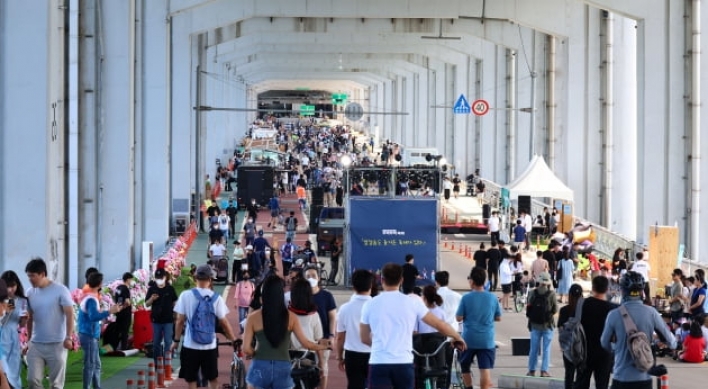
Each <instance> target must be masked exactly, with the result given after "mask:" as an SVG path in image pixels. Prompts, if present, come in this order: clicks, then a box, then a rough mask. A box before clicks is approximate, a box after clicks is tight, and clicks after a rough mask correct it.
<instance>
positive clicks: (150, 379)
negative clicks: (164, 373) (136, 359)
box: [148, 371, 155, 389]
mask: <svg viewBox="0 0 708 389" xmlns="http://www.w3.org/2000/svg"><path fill="white" fill-rule="evenodd" d="M148 389H155V372H154V371H148Z"/></svg>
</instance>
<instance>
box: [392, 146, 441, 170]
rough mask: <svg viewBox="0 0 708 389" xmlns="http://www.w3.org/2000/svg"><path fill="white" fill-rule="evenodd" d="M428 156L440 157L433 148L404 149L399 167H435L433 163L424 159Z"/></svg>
mask: <svg viewBox="0 0 708 389" xmlns="http://www.w3.org/2000/svg"><path fill="white" fill-rule="evenodd" d="M428 154H430V155H440V153H439V152H438V149H436V148H435V147H404V148H403V152H402V153H401V157H403V158H402V159H401V166H416V165H425V166H435V161H434V160H430V161H428V160H427V159H426V158H425V157H426V156H427V155H428Z"/></svg>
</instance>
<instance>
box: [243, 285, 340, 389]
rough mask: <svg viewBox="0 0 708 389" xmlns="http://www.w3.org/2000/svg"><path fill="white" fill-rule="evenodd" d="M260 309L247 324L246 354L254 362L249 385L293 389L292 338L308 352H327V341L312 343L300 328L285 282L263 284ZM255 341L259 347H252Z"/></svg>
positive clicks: (250, 367)
mask: <svg viewBox="0 0 708 389" xmlns="http://www.w3.org/2000/svg"><path fill="white" fill-rule="evenodd" d="M260 289H261V296H260V297H261V298H260V300H261V302H262V304H261V307H260V308H259V309H257V310H255V311H253V312H252V313H251V314H250V315H249V316H248V320H246V328H245V330H244V337H243V345H244V348H243V351H244V353H245V354H246V355H247V356H250V357H252V358H253V360H252V362H251V365H250V366H249V369H248V373H247V374H246V383H247V384H248V385H249V386H251V387H256V388H263V389H287V388H292V387H293V385H294V384H293V380H292V378H291V377H290V368H291V366H290V354H289V352H288V349H289V348H290V335H291V334H295V336H296V338H297V340H298V341H299V342H300V344H302V345H303V346H304V347H305V348H306V349H308V350H326V349H327V348H329V347H330V342H329V340H328V339H321V340H320V341H319V342H318V343H314V342H311V341H310V340H309V339H307V337H306V336H305V333H304V332H303V331H302V328H301V327H300V322H299V321H298V320H297V317H296V315H295V313H293V312H290V311H288V308H287V307H286V306H285V301H284V299H283V295H284V291H283V279H282V278H280V277H278V276H270V277H268V278H266V279H265V281H263V284H262V286H261V287H260ZM254 340H255V343H256V346H255V347H254V346H253V342H254Z"/></svg>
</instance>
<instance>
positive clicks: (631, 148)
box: [606, 14, 637, 236]
mask: <svg viewBox="0 0 708 389" xmlns="http://www.w3.org/2000/svg"><path fill="white" fill-rule="evenodd" d="M613 24H614V34H613V35H614V39H613V40H614V43H613V45H612V51H613V55H614V63H611V64H609V66H612V67H614V80H615V82H614V85H613V89H614V93H613V94H614V116H613V117H614V120H613V123H612V124H613V125H614V131H613V132H612V134H613V139H612V141H613V145H606V147H611V152H612V154H613V155H612V161H613V163H612V166H611V167H610V169H611V170H612V172H613V180H612V189H613V190H612V192H611V196H612V199H611V204H612V213H611V215H612V218H611V220H610V225H609V226H608V227H609V228H610V229H611V230H613V231H617V232H619V233H621V234H623V235H625V236H636V234H637V228H636V227H637V226H636V223H634V220H636V219H637V207H636V204H637V190H636V189H635V188H636V187H637V174H636V173H637V92H636V90H637V77H636V74H637V29H636V21H634V20H632V19H628V18H624V17H621V16H620V15H617V14H613Z"/></svg>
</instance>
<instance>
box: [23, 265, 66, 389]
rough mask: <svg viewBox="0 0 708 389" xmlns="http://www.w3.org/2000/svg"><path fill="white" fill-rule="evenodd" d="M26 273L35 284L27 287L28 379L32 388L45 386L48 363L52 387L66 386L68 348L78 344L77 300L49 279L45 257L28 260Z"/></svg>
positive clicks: (57, 388) (56, 388) (59, 388)
mask: <svg viewBox="0 0 708 389" xmlns="http://www.w3.org/2000/svg"><path fill="white" fill-rule="evenodd" d="M25 273H26V274H27V277H28V278H29V281H30V283H31V284H32V287H31V288H29V289H28V290H27V301H28V304H27V311H28V313H29V318H28V320H27V336H28V337H29V339H30V342H29V346H28V350H27V381H28V382H29V387H30V389H43V385H42V379H43V378H44V368H45V366H46V367H47V368H48V369H49V385H50V387H51V388H52V389H61V388H63V387H64V378H65V375H66V357H67V350H70V349H72V348H73V347H74V342H73V340H72V338H71V335H72V334H73V333H74V303H73V301H72V300H71V294H70V293H69V289H68V288H67V287H66V286H64V285H61V284H58V283H56V282H54V281H52V280H50V279H49V278H47V265H46V263H44V260H43V259H41V258H33V259H32V260H30V261H29V262H28V263H27V266H26V267H25Z"/></svg>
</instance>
